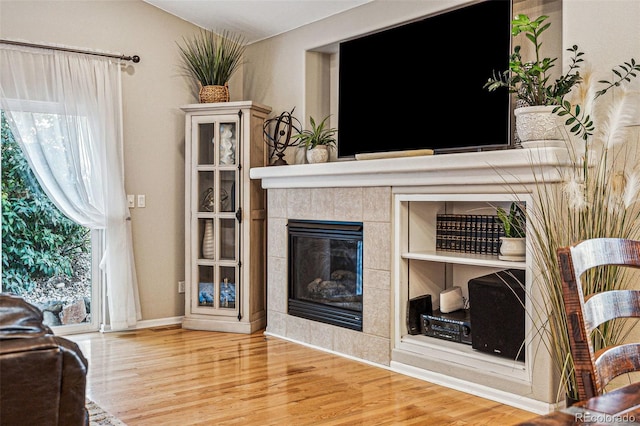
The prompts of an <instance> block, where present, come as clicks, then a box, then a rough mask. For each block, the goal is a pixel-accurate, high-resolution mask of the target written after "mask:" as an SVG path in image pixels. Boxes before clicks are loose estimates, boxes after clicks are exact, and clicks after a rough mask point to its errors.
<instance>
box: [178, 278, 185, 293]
mask: <svg viewBox="0 0 640 426" xmlns="http://www.w3.org/2000/svg"><path fill="white" fill-rule="evenodd" d="M178 293H184V281H178Z"/></svg>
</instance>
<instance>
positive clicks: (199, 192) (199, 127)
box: [191, 115, 240, 315]
mask: <svg viewBox="0 0 640 426" xmlns="http://www.w3.org/2000/svg"><path fill="white" fill-rule="evenodd" d="M238 123H239V121H238V117H237V116H234V115H228V116H227V115H225V116H222V115H219V116H200V117H194V118H193V124H194V126H193V127H192V132H193V133H192V138H193V145H192V146H193V152H192V156H193V158H192V160H193V163H194V164H195V167H194V171H193V173H194V174H193V175H192V182H193V186H194V188H192V201H191V212H192V215H194V217H193V218H192V219H193V222H192V223H194V225H196V226H194V228H195V229H194V230H192V236H193V240H194V241H193V242H192V245H191V247H192V252H193V253H198V255H197V256H192V259H193V260H192V265H191V268H192V269H191V270H192V276H193V277H194V278H195V280H193V281H194V282H193V284H192V300H191V303H192V308H193V312H194V313H202V314H215V315H234V314H235V312H236V311H237V309H236V306H237V305H236V288H237V287H236V286H237V283H238V278H239V264H240V263H239V254H240V252H239V244H238V241H239V237H240V222H239V218H240V214H239V212H238V209H239V199H240V198H239V188H240V184H239V181H238V180H239V176H240V174H239V164H240V159H239V154H240V152H239V150H238V140H237V131H238V125H239V124H238Z"/></svg>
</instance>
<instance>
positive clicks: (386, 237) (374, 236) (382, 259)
mask: <svg viewBox="0 0 640 426" xmlns="http://www.w3.org/2000/svg"><path fill="white" fill-rule="evenodd" d="M362 241H363V246H364V260H363V265H364V267H365V268H371V269H382V270H385V271H390V270H391V223H390V222H365V224H364V233H363V239H362Z"/></svg>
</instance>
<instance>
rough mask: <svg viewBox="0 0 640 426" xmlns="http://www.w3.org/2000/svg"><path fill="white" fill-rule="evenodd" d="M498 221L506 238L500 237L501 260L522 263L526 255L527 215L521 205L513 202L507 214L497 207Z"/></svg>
mask: <svg viewBox="0 0 640 426" xmlns="http://www.w3.org/2000/svg"><path fill="white" fill-rule="evenodd" d="M496 212H497V215H498V220H500V222H501V223H502V229H503V230H504V236H502V237H500V255H499V256H498V257H499V258H500V259H501V260H515V261H522V260H524V259H525V253H526V225H527V222H526V214H525V210H524V207H523V206H522V204H521V203H518V202H515V201H514V202H512V203H511V206H510V207H509V211H508V212H507V211H506V210H505V209H504V208H502V207H497V208H496Z"/></svg>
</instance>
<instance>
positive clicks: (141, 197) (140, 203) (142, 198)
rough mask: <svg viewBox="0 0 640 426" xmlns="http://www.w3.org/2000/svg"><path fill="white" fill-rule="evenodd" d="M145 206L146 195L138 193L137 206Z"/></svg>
mask: <svg viewBox="0 0 640 426" xmlns="http://www.w3.org/2000/svg"><path fill="white" fill-rule="evenodd" d="M146 206H147V197H146V196H145V195H144V194H138V207H146Z"/></svg>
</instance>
